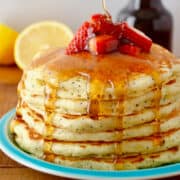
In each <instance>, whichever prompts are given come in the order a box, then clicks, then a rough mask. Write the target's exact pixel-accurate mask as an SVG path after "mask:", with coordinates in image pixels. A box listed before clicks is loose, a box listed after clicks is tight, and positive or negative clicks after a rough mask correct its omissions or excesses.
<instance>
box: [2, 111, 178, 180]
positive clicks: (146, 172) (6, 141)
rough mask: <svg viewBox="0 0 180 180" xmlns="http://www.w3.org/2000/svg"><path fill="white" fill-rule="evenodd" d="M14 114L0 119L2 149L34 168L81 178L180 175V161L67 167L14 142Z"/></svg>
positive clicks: (12, 112) (139, 177)
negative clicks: (114, 168)
mask: <svg viewBox="0 0 180 180" xmlns="http://www.w3.org/2000/svg"><path fill="white" fill-rule="evenodd" d="M14 114H15V109H13V110H11V111H9V112H8V113H7V114H5V115H4V116H3V117H2V118H1V120H0V133H1V134H0V149H1V150H2V151H3V152H4V153H5V154H7V155H8V156H9V157H10V158H12V159H14V160H15V161H17V162H19V163H21V164H23V165H25V166H27V167H30V168H32V169H34V170H39V171H41V172H44V173H48V174H53V175H61V176H64V177H71V178H72V177H74V178H75V177H76V178H77V177H78V178H81V179H83V178H88V179H96V178H103V179H145V178H157V177H168V176H173V175H180V163H176V164H171V165H164V166H161V167H156V168H149V169H139V170H124V171H103V170H102V171H101V170H99V171H98V170H87V169H78V168H71V167H65V166H61V165H56V164H53V163H49V162H46V161H44V160H41V159H38V158H36V157H34V156H32V155H30V154H28V153H26V152H24V151H22V150H21V149H20V148H18V147H17V146H16V145H15V144H14V143H13V142H12V140H11V138H10V136H9V130H8V128H9V122H10V120H11V118H12V117H13V115H14Z"/></svg>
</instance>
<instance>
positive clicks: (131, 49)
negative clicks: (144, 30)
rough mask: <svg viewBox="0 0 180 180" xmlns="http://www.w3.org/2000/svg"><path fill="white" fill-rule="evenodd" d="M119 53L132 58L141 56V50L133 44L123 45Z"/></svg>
mask: <svg viewBox="0 0 180 180" xmlns="http://www.w3.org/2000/svg"><path fill="white" fill-rule="evenodd" d="M119 52H121V53H123V54H128V55H131V56H137V55H139V54H140V52H141V49H140V48H139V47H137V46H135V45H133V44H123V45H121V46H120V47H119Z"/></svg>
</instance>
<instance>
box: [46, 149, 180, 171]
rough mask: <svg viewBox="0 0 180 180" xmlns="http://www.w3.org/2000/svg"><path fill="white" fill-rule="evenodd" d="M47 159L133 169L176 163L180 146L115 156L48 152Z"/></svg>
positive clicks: (80, 165) (68, 164)
mask: <svg viewBox="0 0 180 180" xmlns="http://www.w3.org/2000/svg"><path fill="white" fill-rule="evenodd" d="M44 159H45V160H47V161H50V162H53V163H56V164H60V165H64V166H72V167H76V168H85V169H98V170H132V169H144V168H151V167H156V166H160V165H162V164H169V162H171V163H176V162H179V161H180V147H175V148H172V149H168V150H166V151H162V152H158V153H152V154H150V155H149V154H148V155H137V156H131V157H128V158H126V157H115V158H110V159H108V158H93V159H92V158H84V159H83V158H81V159H78V158H70V157H68V158H67V157H62V156H55V155H51V154H47V155H45V157H44Z"/></svg>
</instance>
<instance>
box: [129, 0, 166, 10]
mask: <svg viewBox="0 0 180 180" xmlns="http://www.w3.org/2000/svg"><path fill="white" fill-rule="evenodd" d="M130 4H131V7H132V8H133V9H144V8H154V9H161V8H163V4H162V2H161V0H130Z"/></svg>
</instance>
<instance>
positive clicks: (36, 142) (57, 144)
mask: <svg viewBox="0 0 180 180" xmlns="http://www.w3.org/2000/svg"><path fill="white" fill-rule="evenodd" d="M13 131H14V132H15V134H16V138H15V140H16V142H17V143H18V144H20V146H21V147H22V148H23V149H24V150H25V151H28V152H30V153H32V154H37V153H38V155H41V156H42V155H43V153H44V152H48V153H54V154H57V155H64V156H78V157H84V156H106V155H121V154H122V155H124V154H125V155H126V156H127V155H132V154H147V153H152V152H159V151H163V150H167V149H169V148H172V147H175V146H178V145H179V143H180V138H178V137H179V135H180V128H178V129H175V130H174V129H173V130H171V131H168V132H166V133H162V136H160V137H157V136H148V137H143V136H142V137H140V138H131V139H128V140H123V139H122V138H121V136H119V135H118V134H117V136H115V137H117V138H119V142H118V141H113V140H112V139H110V137H108V136H105V138H104V139H106V138H109V140H111V141H110V142H107V141H104V142H103V141H100V140H97V139H96V138H95V139H94V141H93V142H90V141H85V140H84V141H83V142H79V141H78V140H76V141H74V142H73V139H72V141H67V140H66V141H62V140H61V141H56V140H50V139H49V138H48V137H46V136H42V135H39V134H37V133H36V132H34V130H33V129H30V128H29V127H28V126H27V125H26V124H24V123H16V125H15V127H14V128H13ZM97 136H98V135H97ZM70 137H71V136H70ZM102 137H103V135H102ZM37 149H38V150H37Z"/></svg>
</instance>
